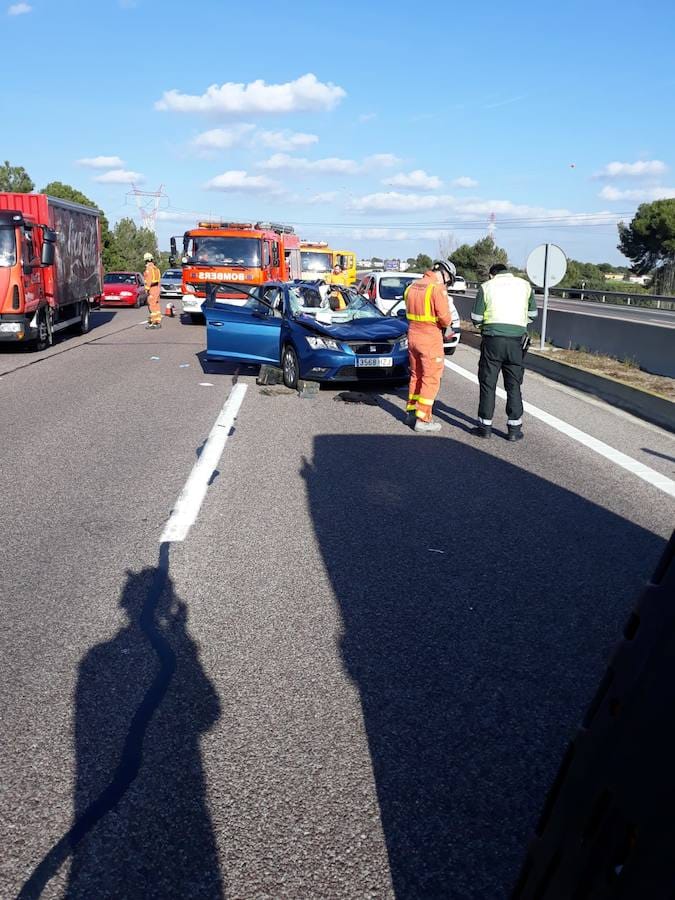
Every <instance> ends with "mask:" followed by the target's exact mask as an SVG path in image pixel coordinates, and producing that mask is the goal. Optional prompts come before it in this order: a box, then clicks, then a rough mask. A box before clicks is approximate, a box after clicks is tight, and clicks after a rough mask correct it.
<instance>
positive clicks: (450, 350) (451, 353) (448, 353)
mask: <svg viewBox="0 0 675 900" xmlns="http://www.w3.org/2000/svg"><path fill="white" fill-rule="evenodd" d="M456 349H457V347H448V348H447V350H446V351H445V355H446V356H454V354H455V350H456Z"/></svg>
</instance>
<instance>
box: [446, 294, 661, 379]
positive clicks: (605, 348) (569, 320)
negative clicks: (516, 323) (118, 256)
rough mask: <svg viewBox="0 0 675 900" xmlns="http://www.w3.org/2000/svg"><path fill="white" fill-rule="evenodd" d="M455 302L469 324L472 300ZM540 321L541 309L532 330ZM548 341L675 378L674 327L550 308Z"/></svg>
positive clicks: (456, 297) (556, 345)
mask: <svg viewBox="0 0 675 900" xmlns="http://www.w3.org/2000/svg"><path fill="white" fill-rule="evenodd" d="M453 299H454V301H455V306H456V307H457V311H458V312H459V314H460V316H461V317H462V318H463V319H466V320H468V321H470V319H471V309H472V307H473V299H472V298H470V297H458V296H455V297H454V298H453ZM540 322H541V307H539V319H538V320H537V322H535V323H534V325H533V326H532V328H531V330H533V331H538V329H539V328H540V327H541V325H540ZM546 339H547V340H548V341H550V343H551V344H553V346H554V347H563V348H564V349H565V350H569V349H571V350H578V349H585V350H588V351H589V352H591V353H603V354H605V355H606V356H612V357H614V358H615V359H622V360H623V359H626V360H633V361H634V362H635V363H637V365H638V366H639V367H640V368H641V369H644V370H645V372H651V373H652V374H653V375H667V376H668V377H670V378H675V328H668V327H667V326H664V325H654V324H651V323H648V322H635V321H631V322H628V321H624V320H622V319H616V318H614V317H606V316H594V315H592V314H589V313H583V314H582V313H577V312H571V311H567V310H559V309H549V311H548V318H547V325H546Z"/></svg>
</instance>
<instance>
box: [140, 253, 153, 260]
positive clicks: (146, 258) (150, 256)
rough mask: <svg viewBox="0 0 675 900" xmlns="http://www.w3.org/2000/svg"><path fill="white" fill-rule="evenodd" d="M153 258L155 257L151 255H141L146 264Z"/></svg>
mask: <svg viewBox="0 0 675 900" xmlns="http://www.w3.org/2000/svg"><path fill="white" fill-rule="evenodd" d="M154 258H155V257H154V256H153V255H152V253H144V254H143V259H144V260H145V261H146V262H152V260H153V259H154Z"/></svg>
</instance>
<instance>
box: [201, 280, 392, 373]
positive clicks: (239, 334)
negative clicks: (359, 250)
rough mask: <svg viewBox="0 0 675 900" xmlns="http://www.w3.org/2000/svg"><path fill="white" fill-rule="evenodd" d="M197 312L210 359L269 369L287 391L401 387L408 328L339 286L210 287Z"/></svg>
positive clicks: (352, 291)
mask: <svg viewBox="0 0 675 900" xmlns="http://www.w3.org/2000/svg"><path fill="white" fill-rule="evenodd" d="M202 311H203V313H204V317H205V319H206V354H207V357H208V358H209V359H212V360H217V359H222V360H229V361H239V362H246V363H251V364H265V363H266V364H270V365H274V366H279V367H280V368H281V369H282V371H283V377H284V384H285V385H286V386H287V387H289V388H296V387H297V385H298V381H299V380H300V379H301V378H302V379H306V380H309V381H340V382H341V381H361V380H362V381H373V380H383V381H404V380H405V379H406V378H407V377H408V324H407V322H406V320H405V311H404V315H403V316H400V315H399V316H387V315H385V314H384V313H382V312H380V310H379V309H377V307H376V306H374V305H373V304H372V303H370V302H369V301H368V300H367V299H366V298H365V297H363V296H361V295H360V294H358V293H357V292H356V291H355V290H352V289H351V288H347V287H343V286H342V285H325V284H320V283H317V282H302V281H300V282H268V283H266V284H262V285H257V286H255V287H249V288H244V287H241V288H239V287H235V286H233V285H228V289H227V295H226V296H222V293H220V292H219V290H218V289H217V288H216V287H215V286H214V288H213V289H212V290H211V291H210V293H209V296H208V297H207V299H206V301H205V303H204V305H203V307H202Z"/></svg>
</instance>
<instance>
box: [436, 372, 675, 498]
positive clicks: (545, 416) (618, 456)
mask: <svg viewBox="0 0 675 900" xmlns="http://www.w3.org/2000/svg"><path fill="white" fill-rule="evenodd" d="M445 365H446V366H447V367H448V369H451V370H452V371H453V372H456V373H457V374H458V375H461V376H462V377H463V378H467V379H468V380H469V381H473V383H474V384H478V376H476V375H474V373H473V372H469V371H468V370H467V369H464V368H462V366H458V365H457V363H452V362H450V360H448V359H446V360H445ZM497 396H498V397H502V398H505V397H506V391H504V390H503V389H502V388H499V387H498V388H497ZM523 407H524V409H525V412H527V413H529V414H530V415H531V416H534V418H535V419H540V420H541V421H542V422H545V423H546V424H547V425H550V426H551V428H555V429H556V431H559V432H561V434H564V435H567V437H570V438H572V440H574V441H578V442H579V443H580V444H583V445H584V447H588V448H589V449H590V450H593V451H595V453H598V454H599V455H600V456H604V457H605V459H608V460H610V462H613V463H615V464H616V465H617V466H621V468H622V469H626V471H627V472H632V474H633V475H637V477H638V478H641V479H642V480H643V481H646V482H647V483H648V484H651V485H653V487H655V488H658V489H659V490H660V491H663V492H664V493H665V494H668V495H669V496H671V497H675V481H672V480H671V479H670V478H668V476H667V475H662V474H661V472H657V471H656V469H651V468H650V467H649V466H645V465H644V463H641V462H638V460H637V459H633V457H632V456H627V455H626V454H625V453H622V452H621V451H620V450H616V449H615V448H614V447H610V445H609V444H605V442H604V441H599V440H598V439H597V438H594V437H593V436H592V435H590V434H586V432H585V431H581V429H579V428H575V427H574V425H570V424H569V423H568V422H564V421H563V420H562V419H559V418H558V417H557V416H552V415H551V413H547V412H546V411H545V410H543V409H539V407H538V406H533V405H532V404H531V403H523Z"/></svg>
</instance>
